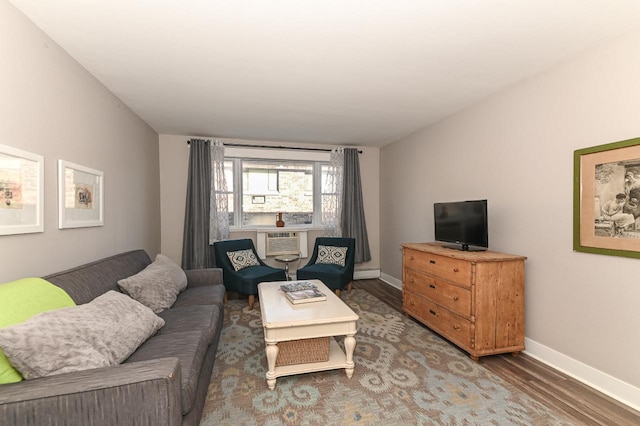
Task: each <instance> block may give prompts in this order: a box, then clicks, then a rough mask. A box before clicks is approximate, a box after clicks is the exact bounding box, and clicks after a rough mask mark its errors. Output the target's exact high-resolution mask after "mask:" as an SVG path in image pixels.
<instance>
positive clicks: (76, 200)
mask: <svg viewBox="0 0 640 426" xmlns="http://www.w3.org/2000/svg"><path fill="white" fill-rule="evenodd" d="M103 195H104V174H103V173H102V172H101V171H99V170H95V169H91V168H89V167H84V166H80V165H78V164H74V163H70V162H68V161H64V160H58V228H60V229H64V228H82V227H90V226H102V225H104V198H103Z"/></svg>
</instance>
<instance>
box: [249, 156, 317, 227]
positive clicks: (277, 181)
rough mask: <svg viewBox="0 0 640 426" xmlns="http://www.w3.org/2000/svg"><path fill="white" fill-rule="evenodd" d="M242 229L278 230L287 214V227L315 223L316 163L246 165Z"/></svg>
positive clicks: (259, 163)
mask: <svg viewBox="0 0 640 426" xmlns="http://www.w3.org/2000/svg"><path fill="white" fill-rule="evenodd" d="M242 186H243V194H242V226H275V223H276V220H277V219H276V215H277V213H278V212H282V213H283V220H284V222H285V224H287V225H301V224H311V223H312V220H313V163H312V162H303V161H273V160H243V161H242Z"/></svg>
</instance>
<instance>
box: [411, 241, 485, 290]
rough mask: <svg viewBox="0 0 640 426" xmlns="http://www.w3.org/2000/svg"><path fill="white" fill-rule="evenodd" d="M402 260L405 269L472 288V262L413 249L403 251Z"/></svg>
mask: <svg viewBox="0 0 640 426" xmlns="http://www.w3.org/2000/svg"><path fill="white" fill-rule="evenodd" d="M402 260H403V262H404V267H405V268H409V269H413V270H418V271H421V272H424V273H427V274H430V275H433V276H435V277H438V278H442V279H444V280H448V281H451V282H454V283H458V284H460V285H462V286H465V287H467V288H470V287H471V269H472V267H473V265H472V263H471V262H467V261H465V260H462V259H452V258H450V257H445V256H439V255H437V254H433V253H426V252H422V251H418V250H412V249H405V250H404V251H403V259H402Z"/></svg>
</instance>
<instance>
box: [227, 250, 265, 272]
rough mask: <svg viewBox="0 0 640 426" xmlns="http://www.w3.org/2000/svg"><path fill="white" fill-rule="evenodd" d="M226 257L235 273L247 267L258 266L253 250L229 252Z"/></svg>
mask: <svg viewBox="0 0 640 426" xmlns="http://www.w3.org/2000/svg"><path fill="white" fill-rule="evenodd" d="M227 256H229V260H230V261H231V265H232V266H233V269H235V270H236V272H238V271H239V270H240V269H244V268H246V267H248V266H256V265H260V263H258V259H257V258H256V256H255V254H253V250H237V251H229V252H227Z"/></svg>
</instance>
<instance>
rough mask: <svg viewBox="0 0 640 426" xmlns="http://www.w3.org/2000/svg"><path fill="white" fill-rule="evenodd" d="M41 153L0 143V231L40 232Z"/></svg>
mask: <svg viewBox="0 0 640 426" xmlns="http://www.w3.org/2000/svg"><path fill="white" fill-rule="evenodd" d="M43 206H44V157H43V156H42V155H38V154H33V153H30V152H27V151H23V150H21V149H17V148H12V147H10V146H6V145H0V235H11V234H28V233H33V232H44V210H43V208H44V207H43Z"/></svg>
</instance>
